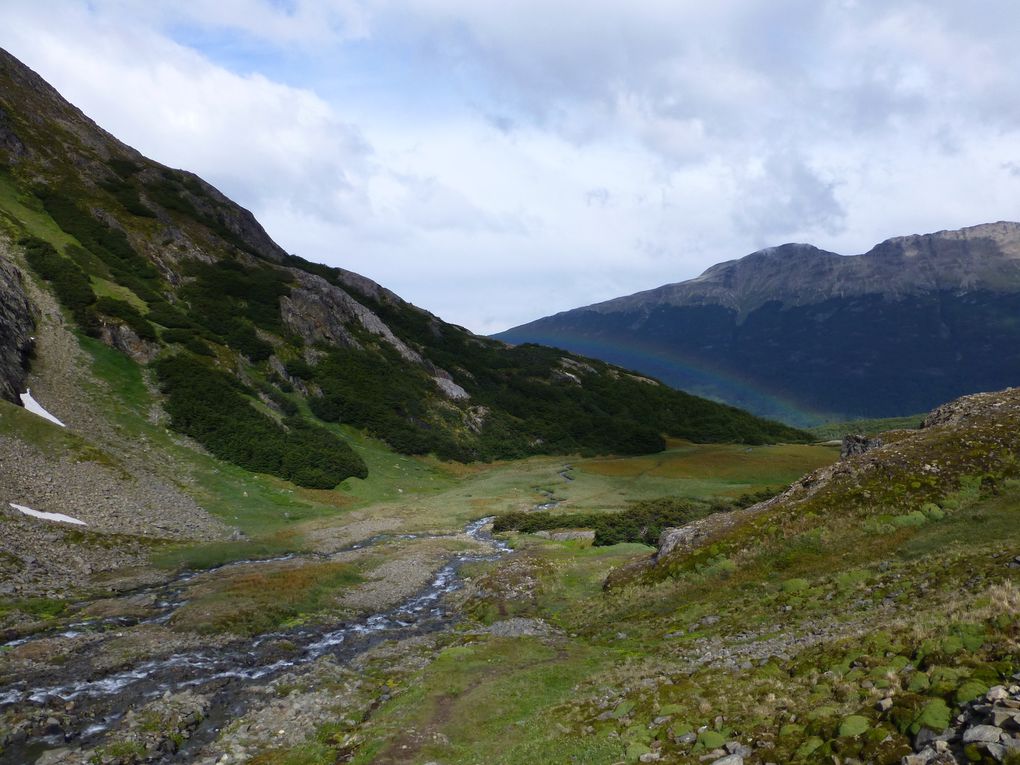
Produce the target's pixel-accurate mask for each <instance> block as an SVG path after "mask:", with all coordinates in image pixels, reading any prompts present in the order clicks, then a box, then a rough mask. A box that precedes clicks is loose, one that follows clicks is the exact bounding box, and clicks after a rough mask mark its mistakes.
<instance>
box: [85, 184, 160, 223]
mask: <svg viewBox="0 0 1020 765" xmlns="http://www.w3.org/2000/svg"><path fill="white" fill-rule="evenodd" d="M99 186H100V187H101V188H103V189H105V190H106V191H108V192H110V194H112V195H113V197H114V199H116V200H117V201H118V202H119V203H120V205H121V207H123V208H124V209H125V210H127V211H128V212H129V213H131V214H132V215H137V216H138V217H139V218H155V217H156V213H154V212H153V211H152V210H151V209H149V208H148V207H146V206H145V203H144V202H142V200H141V198H140V197H139V196H138V189H136V188H135V187H134V186H133V185H132V184H131V183H129V182H128V181H126V180H122V179H121V178H111V179H109V180H105V181H100V182H99Z"/></svg>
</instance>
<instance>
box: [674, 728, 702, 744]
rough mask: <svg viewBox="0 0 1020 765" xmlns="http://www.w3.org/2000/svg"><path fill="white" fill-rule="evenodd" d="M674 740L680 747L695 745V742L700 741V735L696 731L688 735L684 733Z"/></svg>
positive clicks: (689, 732)
mask: <svg viewBox="0 0 1020 765" xmlns="http://www.w3.org/2000/svg"><path fill="white" fill-rule="evenodd" d="M673 740H674V741H676V743H677V744H678V745H680V746H683V745H684V744H693V743H694V742H695V741H697V740H698V734H697V733H695V732H694V731H688V732H687V733H684V734H683V735H682V736H677V737H676V738H675V739H673Z"/></svg>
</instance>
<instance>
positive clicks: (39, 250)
mask: <svg viewBox="0 0 1020 765" xmlns="http://www.w3.org/2000/svg"><path fill="white" fill-rule="evenodd" d="M19 244H21V245H22V247H24V248H25V260H27V261H28V265H29V266H30V267H31V268H32V270H33V271H35V272H36V273H37V274H39V276H40V277H42V278H43V279H45V280H46V281H48V282H49V283H50V284H51V285H52V286H53V291H54V292H55V293H56V295H57V300H59V301H60V304H61V305H63V306H64V307H65V308H68V309H69V310H70V311H71V312H72V314H73V315H74V318H75V321H76V322H77V323H78V325H79V326H80V327H81V328H82V329H83V330H85V331H86V332H88V333H90V334H92V333H94V332H95V331H96V329H97V321H96V317H95V314H94V312H93V310H92V306H94V305H95V302H96V294H95V292H93V291H92V285H91V284H90V283H89V278H88V277H87V276H86V275H85V272H84V271H82V270H81V268H79V267H78V265H77V264H76V263H74V262H73V261H71V260H69V259H68V258H65V257H64V256H62V255H60V254H59V253H58V252H57V251H56V249H54V247H53V245H51V244H50V243H49V242H47V241H44V240H42V239H38V238H36V237H24V238H22V239H21V240H19Z"/></svg>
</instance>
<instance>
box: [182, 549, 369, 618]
mask: <svg viewBox="0 0 1020 765" xmlns="http://www.w3.org/2000/svg"><path fill="white" fill-rule="evenodd" d="M361 581H362V577H361V575H360V574H359V573H358V572H357V570H356V569H355V568H354V567H353V566H351V565H350V564H346V563H298V564H294V565H287V564H281V567H277V568H275V569H269V568H268V567H259V566H248V567H246V568H245V570H244V571H243V572H241V573H233V572H232V573H227V574H224V575H223V576H222V577H221V578H220V579H217V580H215V581H214V582H213V583H212V584H211V585H210V590H209V591H207V592H200V593H199V594H198V596H197V597H195V598H193V599H192V600H190V601H189V602H188V603H187V604H186V605H185V606H184V607H182V608H181V609H180V610H179V611H177V612H176V613H175V614H174V617H173V619H172V620H171V625H172V626H173V627H174V628H175V629H180V630H189V631H193V632H203V633H212V632H229V633H232V634H238V635H255V634H259V633H262V632H268V631H270V630H273V629H276V628H279V627H285V626H289V625H294V624H296V623H298V622H300V621H302V620H304V619H307V618H310V617H312V616H314V615H316V614H318V613H319V612H321V611H323V610H325V609H329V608H332V607H334V606H335V604H336V596H337V594H338V593H339V592H340V591H341V590H343V589H345V588H348V587H351V586H353V585H355V584H358V583H359V582H361Z"/></svg>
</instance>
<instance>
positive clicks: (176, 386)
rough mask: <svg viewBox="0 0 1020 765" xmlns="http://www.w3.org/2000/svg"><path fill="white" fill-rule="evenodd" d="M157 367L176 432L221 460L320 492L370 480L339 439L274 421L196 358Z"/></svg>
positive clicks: (290, 421) (293, 420)
mask: <svg viewBox="0 0 1020 765" xmlns="http://www.w3.org/2000/svg"><path fill="white" fill-rule="evenodd" d="M155 368H156V372H157V374H158V375H159V381H160V385H161V388H162V390H163V392H164V393H165V394H166V395H167V401H166V410H167V413H168V414H169V415H170V420H171V423H172V424H173V426H174V428H176V429H177V430H179V431H181V432H182V433H186V434H187V435H189V436H191V437H192V438H194V439H196V440H197V441H198V442H199V443H201V444H202V445H203V446H205V447H206V448H207V449H209V451H211V452H212V453H213V454H215V455H216V456H217V457H219V458H221V459H225V460H229V461H231V462H234V463H235V464H237V465H240V466H241V467H243V468H245V469H247V470H252V471H254V472H258V473H269V474H271V475H276V476H279V477H281V478H284V479H286V480H288V481H291V482H293V483H296V484H298V485H299V486H306V487H309V488H317V489H328V488H333V487H334V486H336V485H337V484H339V483H340V482H341V481H343V480H344V479H345V478H350V477H358V478H365V477H366V476H367V475H368V470H367V468H366V466H365V463H364V461H363V460H362V459H361V458H360V457H359V456H358V455H357V454H356V453H355V452H354V451H353V450H352V449H351V448H350V446H348V445H347V444H346V443H345V442H344V441H342V440H341V439H340V438H339V437H337V436H336V435H334V434H333V433H330V432H329V431H327V430H324V429H322V428H319V427H316V426H314V425H311V424H309V423H308V422H306V421H305V420H303V419H301V418H299V417H289V418H286V419H285V420H284V421H283V423H280V424H278V423H276V422H274V421H273V420H272V419H271V418H269V417H268V416H266V415H264V414H262V413H260V412H258V411H257V410H256V409H255V408H254V407H253V406H252V405H251V403H250V399H249V398H248V397H247V395H246V394H248V393H250V391H248V390H246V389H245V388H243V387H242V386H241V385H240V384H239V383H238V382H237V381H236V380H235V379H234V378H232V377H229V376H227V375H226V374H224V373H222V372H219V371H217V370H215V369H213V368H212V367H211V366H209V365H208V364H206V363H204V362H201V361H199V360H198V359H196V358H195V357H193V356H189V355H186V354H180V355H176V356H167V357H164V358H162V359H160V360H158V361H157V362H155Z"/></svg>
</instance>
